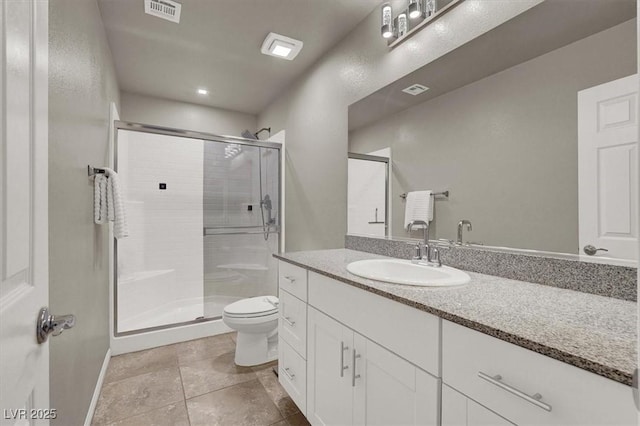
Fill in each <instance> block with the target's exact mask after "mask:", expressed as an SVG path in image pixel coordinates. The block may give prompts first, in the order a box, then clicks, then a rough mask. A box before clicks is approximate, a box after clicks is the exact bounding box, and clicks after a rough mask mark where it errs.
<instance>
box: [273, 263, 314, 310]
mask: <svg viewBox="0 0 640 426" xmlns="http://www.w3.org/2000/svg"><path fill="white" fill-rule="evenodd" d="M278 284H279V286H280V288H281V289H282V290H286V291H288V292H289V293H291V294H293V295H294V296H296V297H297V298H298V299H300V300H304V301H305V302H306V300H307V270H306V269H304V268H300V267H298V266H295V265H292V264H290V263H287V262H283V261H279V262H278Z"/></svg>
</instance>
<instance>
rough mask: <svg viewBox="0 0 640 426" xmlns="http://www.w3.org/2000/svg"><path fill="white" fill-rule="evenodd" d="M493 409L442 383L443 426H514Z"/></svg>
mask: <svg viewBox="0 0 640 426" xmlns="http://www.w3.org/2000/svg"><path fill="white" fill-rule="evenodd" d="M512 425H513V423H511V422H509V421H507V420H506V419H503V418H502V417H500V416H499V415H497V414H496V413H494V412H493V411H491V410H489V409H487V408H485V407H483V406H482V405H480V404H478V403H477V402H475V401H473V400H471V399H469V398H467V397H466V396H464V395H463V394H461V393H460V392H457V391H456V390H454V389H452V388H450V387H449V386H447V385H445V384H444V383H443V384H442V426H512Z"/></svg>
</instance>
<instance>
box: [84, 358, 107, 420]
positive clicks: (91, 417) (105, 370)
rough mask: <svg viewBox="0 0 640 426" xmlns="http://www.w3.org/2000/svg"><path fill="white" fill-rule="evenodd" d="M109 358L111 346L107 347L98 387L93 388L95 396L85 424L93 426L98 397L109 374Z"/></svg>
mask: <svg viewBox="0 0 640 426" xmlns="http://www.w3.org/2000/svg"><path fill="white" fill-rule="evenodd" d="M109 360H111V348H109V349H107V353H106V354H105V355H104V361H103V362H102V368H101V369H100V374H99V375H98V381H97V382H96V387H95V389H94V390H93V396H92V397H91V404H89V411H87V417H86V418H85V419H84V426H91V421H92V420H93V414H94V413H95V411H96V406H97V405H98V398H99V397H100V390H102V383H103V382H104V376H105V375H106V374H107V367H108V366H109Z"/></svg>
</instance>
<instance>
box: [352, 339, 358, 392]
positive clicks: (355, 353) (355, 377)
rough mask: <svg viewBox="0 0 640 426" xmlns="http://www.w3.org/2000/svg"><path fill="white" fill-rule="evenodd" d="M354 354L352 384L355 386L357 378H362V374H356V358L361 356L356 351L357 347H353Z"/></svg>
mask: <svg viewBox="0 0 640 426" xmlns="http://www.w3.org/2000/svg"><path fill="white" fill-rule="evenodd" d="M352 356H353V358H352V360H351V361H352V364H353V370H352V371H351V386H352V387H354V388H355V387H356V379H359V378H360V375H359V374H356V359H358V358H360V354H359V353H357V352H356V348H353V352H352Z"/></svg>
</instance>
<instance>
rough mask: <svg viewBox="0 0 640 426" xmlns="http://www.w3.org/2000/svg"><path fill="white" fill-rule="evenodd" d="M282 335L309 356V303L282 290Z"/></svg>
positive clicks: (297, 349) (305, 355)
mask: <svg viewBox="0 0 640 426" xmlns="http://www.w3.org/2000/svg"><path fill="white" fill-rule="evenodd" d="M279 335H280V337H281V338H282V339H283V340H285V341H286V342H287V343H289V345H291V347H292V348H293V349H295V351H296V352H298V353H299V354H300V355H301V356H302V357H303V358H305V359H306V358H307V304H306V303H305V302H303V301H302V300H300V299H298V298H297V297H294V296H292V295H291V294H289V293H288V292H286V291H284V290H282V289H281V290H280V331H279Z"/></svg>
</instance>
